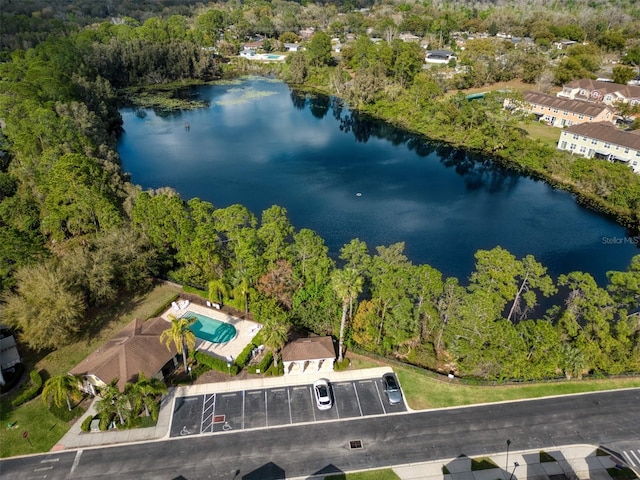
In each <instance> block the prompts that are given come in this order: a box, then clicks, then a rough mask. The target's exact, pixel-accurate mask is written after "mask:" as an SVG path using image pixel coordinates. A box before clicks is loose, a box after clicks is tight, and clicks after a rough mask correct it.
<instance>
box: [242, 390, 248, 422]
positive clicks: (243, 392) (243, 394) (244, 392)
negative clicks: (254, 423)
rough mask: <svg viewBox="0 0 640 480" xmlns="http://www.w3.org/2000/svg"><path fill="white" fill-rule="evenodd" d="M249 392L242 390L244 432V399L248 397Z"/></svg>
mask: <svg viewBox="0 0 640 480" xmlns="http://www.w3.org/2000/svg"><path fill="white" fill-rule="evenodd" d="M246 394H247V391H246V390H242V430H244V397H245V396H246Z"/></svg>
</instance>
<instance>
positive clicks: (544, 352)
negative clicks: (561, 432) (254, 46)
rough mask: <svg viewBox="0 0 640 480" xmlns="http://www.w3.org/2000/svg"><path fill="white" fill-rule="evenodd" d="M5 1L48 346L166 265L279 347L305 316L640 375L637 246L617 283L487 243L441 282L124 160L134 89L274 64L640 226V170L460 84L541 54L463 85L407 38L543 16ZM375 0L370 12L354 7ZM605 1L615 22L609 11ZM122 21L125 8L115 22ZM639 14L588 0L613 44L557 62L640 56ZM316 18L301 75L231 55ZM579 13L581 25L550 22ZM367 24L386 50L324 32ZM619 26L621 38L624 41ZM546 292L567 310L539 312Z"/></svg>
mask: <svg viewBox="0 0 640 480" xmlns="http://www.w3.org/2000/svg"><path fill="white" fill-rule="evenodd" d="M8 3H10V4H11V5H12V6H13V8H14V10H4V11H3V15H4V16H5V17H4V18H3V19H0V22H1V23H2V25H3V32H2V33H3V44H2V45H3V48H4V50H3V53H2V55H3V58H4V60H5V61H4V62H3V63H1V64H0V121H1V126H2V138H1V142H2V143H1V147H0V149H1V150H2V151H3V152H4V155H3V156H2V157H1V162H2V165H1V169H0V170H1V171H0V200H1V203H0V236H1V239H0V282H1V284H0V287H1V289H2V292H3V296H2V306H1V308H2V314H3V318H4V320H3V321H4V322H6V323H7V324H9V325H10V326H12V327H14V328H15V329H16V330H17V331H18V333H19V338H20V341H22V342H24V343H26V344H28V345H29V346H30V347H33V348H34V349H39V350H43V351H48V350H52V349H55V348H57V347H58V346H61V345H64V344H66V343H68V342H71V341H73V340H74V339H75V338H77V336H78V335H80V334H81V333H82V331H83V330H84V329H86V328H88V326H89V325H91V322H92V318H91V314H90V312H91V309H92V308H93V307H98V306H100V305H106V304H109V303H110V302H113V301H114V300H115V299H116V298H117V297H118V295H119V294H120V293H122V292H132V291H136V290H138V289H144V288H146V287H147V285H148V279H149V278H154V277H162V278H169V279H172V280H175V281H178V282H180V283H183V284H185V285H191V286H194V287H197V288H200V289H204V290H207V291H208V292H209V295H210V298H211V299H212V300H214V301H222V302H224V303H225V304H228V305H231V306H233V307H235V308H237V309H239V310H247V311H250V312H251V313H252V314H253V315H254V317H255V318H256V319H257V320H258V321H260V322H263V323H265V325H266V330H267V333H268V332H269V331H273V332H275V334H273V335H270V336H269V335H267V338H271V340H270V343H271V345H272V347H273V348H274V349H277V348H279V347H281V346H282V343H283V341H284V339H283V338H282V335H280V334H278V332H282V331H283V330H284V331H285V332H286V330H287V329H289V328H292V327H295V328H299V329H303V330H308V331H312V332H315V333H318V334H332V335H333V336H334V337H336V338H338V337H339V338H340V343H341V344H343V343H344V344H345V345H347V346H359V347H361V348H363V349H366V350H368V351H371V352H375V353H378V354H381V355H389V356H394V357H396V358H399V359H402V360H405V361H408V362H411V363H413V364H416V365H419V366H423V367H426V368H430V369H434V370H438V371H443V372H447V373H448V372H450V371H452V372H455V373H456V374H457V375H461V376H474V377H480V378H484V379H520V380H522V379H542V378H555V377H567V378H575V377H578V378H579V377H582V376H583V375H585V374H619V373H623V372H638V371H640V315H639V313H638V302H639V300H640V255H639V256H636V257H634V258H633V260H632V262H631V264H630V265H629V267H628V269H627V270H626V271H621V272H610V273H609V274H608V283H607V284H606V285H598V284H597V283H596V282H595V280H594V279H593V278H592V277H591V276H590V275H589V274H586V273H582V272H566V274H564V275H561V276H560V277H559V278H555V279H554V278H551V277H550V276H549V275H548V274H547V273H546V268H545V266H544V265H542V264H541V263H540V262H538V261H537V260H536V259H535V258H533V257H532V256H525V257H523V258H516V257H515V256H514V255H512V254H511V253H509V252H508V251H505V250H504V249H502V248H500V247H496V248H494V249H491V250H486V251H485V250H481V251H478V252H477V253H476V264H475V269H474V272H473V273H472V275H471V276H470V278H468V279H456V278H444V277H443V275H442V274H441V272H439V271H437V270H435V269H434V268H432V267H430V266H429V265H414V264H413V263H412V262H411V261H410V260H409V259H408V258H407V257H406V255H405V254H404V251H403V250H404V246H403V244H401V243H399V244H394V245H387V246H369V245H366V244H365V243H363V242H362V241H360V240H358V239H354V240H352V241H351V242H350V243H348V244H346V245H344V246H343V247H342V249H341V250H340V252H339V255H336V256H335V257H334V256H331V255H329V252H328V249H327V247H326V246H325V244H324V241H323V239H322V238H320V237H319V236H318V235H317V234H316V233H315V232H313V231H310V230H306V229H302V230H296V229H295V227H294V226H293V225H292V224H291V223H290V221H289V219H288V218H287V212H286V210H285V209H283V208H281V207H279V206H273V207H271V208H269V209H267V210H265V211H264V212H260V214H259V216H256V213H253V212H250V211H248V210H247V209H246V208H245V207H243V206H241V205H232V206H225V207H222V208H218V207H216V206H214V205H212V204H210V203H208V202H204V201H202V200H200V199H197V198H194V199H182V198H180V197H179V196H178V195H177V194H176V193H175V192H174V191H172V190H171V189H170V188H164V189H160V190H157V191H142V190H141V189H140V188H139V187H137V186H135V185H132V184H131V183H130V182H129V181H128V178H127V175H126V173H125V172H122V170H121V168H120V162H119V157H118V154H117V151H116V149H115V145H116V138H117V135H118V133H119V131H120V129H121V119H120V115H119V113H118V107H119V106H120V105H121V104H122V102H124V101H128V100H127V99H128V98H129V97H127V95H128V94H129V92H130V90H129V89H130V88H132V87H136V88H139V87H141V86H145V85H166V84H171V82H174V83H173V84H174V85H179V84H182V82H194V81H197V82H209V81H214V80H216V79H219V78H221V77H223V76H229V75H238V74H241V73H244V72H249V71H256V70H258V71H262V72H265V71H267V72H269V73H271V74H276V75H279V76H281V77H282V78H283V79H285V80H287V81H289V82H290V83H293V84H297V85H305V86H307V87H309V86H311V87H316V88H322V89H323V90H325V91H329V92H332V93H335V94H337V95H338V97H340V98H342V99H344V100H346V101H347V102H349V104H350V105H353V106H355V107H359V108H360V109H362V110H364V111H366V112H369V113H373V114H375V115H376V116H379V117H382V118H387V119H392V120H393V122H394V123H396V124H398V125H401V126H404V127H405V128H407V129H410V130H412V131H414V132H418V133H421V134H426V135H427V136H430V137H432V138H434V139H436V140H441V139H445V138H446V139H447V140H448V141H449V142H450V143H453V144H455V145H464V146H465V147H466V148H468V149H470V150H477V151H481V152H487V153H490V154H491V155H492V156H493V157H494V158H496V161H503V162H505V163H507V164H509V165H511V166H513V167H514V168H519V169H522V170H524V171H527V172H529V173H531V172H533V173H538V174H539V175H540V176H543V177H545V178H547V179H548V180H550V181H554V182H557V183H558V184H561V185H564V186H565V187H566V188H570V189H575V190H576V191H579V192H580V194H581V198H582V200H583V201H585V202H588V203H590V204H591V205H592V206H595V207H598V208H601V209H603V210H606V211H608V212H609V213H611V214H612V215H615V216H617V217H618V218H619V219H620V220H621V221H624V222H626V223H627V224H629V225H631V226H633V225H634V224H636V225H637V223H636V222H637V220H638V218H640V217H638V211H639V209H640V181H639V180H638V178H637V176H635V175H634V174H633V173H632V172H631V171H630V170H629V169H628V168H627V167H626V166H624V165H620V164H609V163H607V162H597V161H592V160H586V159H577V158H572V157H569V156H567V155H565V154H561V153H559V152H556V151H555V150H554V149H552V148H550V147H548V146H545V145H544V144H542V143H540V142H535V141H532V140H531V139H530V138H528V136H527V134H526V132H525V131H524V130H523V128H522V123H521V122H522V121H523V119H522V118H520V117H519V116H516V115H513V114H511V113H509V112H506V111H504V110H503V109H502V108H501V105H502V100H503V99H504V95H505V94H504V93H500V92H497V93H494V94H491V95H487V96H486V97H485V98H484V99H482V100H480V101H474V102H473V103H471V102H469V101H468V100H467V99H466V97H465V95H464V94H462V93H459V94H453V95H445V93H446V92H447V90H450V89H452V88H456V84H455V82H463V83H464V82H466V83H464V84H460V85H458V86H457V87H458V88H461V87H467V86H471V85H469V84H468V82H471V84H472V85H473V84H475V83H478V82H479V81H480V80H478V79H479V78H484V80H483V81H485V82H486V81H487V79H490V78H489V73H490V72H491V71H492V69H493V70H495V72H500V71H505V72H511V73H510V74H515V75H521V76H523V77H524V76H526V74H531V72H532V69H534V67H535V65H537V63H536V62H539V63H540V65H542V64H543V63H544V62H543V60H544V59H543V56H542V54H540V53H537V52H532V54H531V56H528V55H523V54H522V53H518V54H517V55H516V53H515V52H511V49H509V51H508V52H505V54H504V55H505V57H504V58H505V59H510V61H511V60H513V63H508V64H507V65H502V66H501V67H500V66H499V65H493V64H492V62H490V61H489V59H490V58H495V56H494V55H493V53H487V51H489V52H492V50H490V49H491V48H497V47H499V46H500V45H499V44H498V45H497V46H496V45H494V44H493V43H492V44H491V45H484V44H478V45H477V46H476V47H475V48H471V52H467V53H466V54H465V55H468V57H466V60H464V58H463V59H462V60H461V61H467V62H469V65H468V66H469V68H468V69H465V70H464V72H463V73H461V74H457V75H458V76H453V77H451V78H449V79H445V78H444V77H443V76H442V75H440V74H439V73H438V72H439V71H435V72H431V71H424V70H422V68H421V65H422V61H421V59H420V56H421V55H422V54H421V52H420V51H419V47H417V45H416V44H411V43H406V42H402V41H400V40H398V39H397V38H395V36H394V34H393V29H394V28H396V29H397V30H398V31H400V30H401V31H405V30H410V31H413V32H416V33H422V34H424V35H425V36H429V35H432V36H433V38H434V40H436V39H437V41H438V42H440V41H442V42H444V41H446V39H447V37H448V35H449V34H451V33H452V32H454V31H455V30H457V29H459V28H467V29H469V28H471V27H473V25H476V27H475V28H477V29H484V28H489V27H491V25H494V26H493V27H491V28H496V29H511V30H513V31H514V32H515V31H517V32H518V33H520V31H519V30H518V28H524V26H525V25H528V20H527V19H528V17H527V16H526V15H525V13H524V10H518V9H517V8H515V10H514V9H513V8H511V7H506V6H505V7H503V6H501V2H435V1H434V2H423V3H415V4H412V5H408V4H398V5H394V4H392V3H389V4H379V5H375V6H374V5H373V4H372V5H359V4H358V5H354V4H353V3H327V4H326V5H323V6H320V5H315V4H298V3H295V2H278V1H273V2H245V3H229V4H219V5H212V6H210V7H205V6H203V5H201V4H197V5H195V4H191V3H190V2H186V1H182V2H180V1H175V2H153V1H149V2H148V3H149V5H153V6H154V7H153V9H151V8H150V9H149V10H146V11H145V12H146V13H145V15H144V16H140V15H138V14H136V13H135V8H141V7H140V5H141V4H140V2H127V1H124V0H123V1H120V2H118V1H115V0H114V1H111V2H105V4H104V5H103V6H107V7H108V11H107V12H104V11H102V10H101V11H94V10H93V7H92V8H91V9H90V7H91V6H92V5H94V3H93V2H87V3H86V4H84V3H82V2H79V1H78V2H75V1H68V2H63V1H60V2H59V4H60V9H59V10H58V9H57V8H55V9H52V10H51V11H49V12H48V13H45V12H44V10H46V8H47V7H46V4H49V3H50V2H42V5H40V4H39V3H38V2H37V1H34V2H33V4H32V5H33V6H30V7H29V9H31V12H30V13H29V12H28V11H27V10H26V6H25V5H28V4H26V3H24V2H16V3H18V4H19V5H13V3H11V2H8ZM508 3H511V2H508ZM531 3H532V2H529V4H531ZM533 3H534V4H536V5H538V7H537V8H539V9H540V10H539V11H538V13H539V19H540V21H541V22H542V23H541V24H540V28H541V31H542V30H543V27H544V28H546V30H545V32H547V33H548V34H549V35H552V36H551V37H549V38H548V39H555V38H557V37H558V36H568V33H570V32H569V31H568V26H570V25H574V24H575V22H573V23H572V21H569V20H570V19H574V18H576V15H577V14H576V13H575V11H573V10H572V9H575V8H577V7H576V6H575V2H544V1H539V2H533ZM558 4H562V7H563V8H560V7H557V5H558ZM145 5H146V4H145ZM553 5H556V7H553ZM365 6H367V7H371V8H372V12H373V14H372V15H371V16H373V18H370V17H371V16H369V15H368V16H365V15H364V13H363V12H361V11H360V10H357V11H356V10H354V8H361V7H365ZM36 7H38V8H39V7H42V10H37V8H36ZM62 7H64V8H62ZM94 7H95V5H94ZM374 7H375V8H374ZM96 8H97V7H96ZM88 9H89V10H88ZM527 11H528V10H527ZM582 11H583V10H581V12H582ZM603 11H607V12H609V13H610V15H608V16H607V17H606V18H605V20H598V18H601V17H598V16H596V13H600V14H601V13H602V12H603ZM37 12H40V13H39V14H36V13H37ZM149 12H154V14H155V13H156V12H157V16H156V15H153V14H149ZM61 13H63V15H60V14H61ZM121 13H122V14H123V15H122V16H118V17H116V14H117V15H120V14H121ZM81 14H82V15H81ZM125 14H128V15H137V16H138V18H136V17H134V16H131V17H129V16H125ZM543 14H544V15H543ZM103 16H104V17H107V18H109V19H108V20H106V21H98V19H99V18H100V17H103ZM638 16H639V12H638V9H637V6H634V3H633V2H617V3H616V4H615V5H613V6H612V4H610V3H609V2H596V1H594V2H591V3H590V7H589V8H588V9H585V10H584V12H583V14H581V16H580V17H579V18H580V21H579V22H578V25H579V26H580V28H581V29H582V30H581V31H580V32H579V35H584V37H585V38H593V39H594V42H595V45H596V46H595V47H593V48H597V49H598V50H597V51H596V50H593V49H591V50H588V49H587V50H584V51H583V50H579V49H578V50H576V51H574V52H573V54H568V55H567V57H564V58H563V59H560V60H558V59H556V60H558V62H557V66H556V68H557V69H558V68H560V69H562V68H563V67H562V62H563V61H565V60H566V59H567V58H568V59H569V60H573V61H572V62H571V61H568V62H567V67H568V68H565V71H566V70H568V71H570V72H573V73H572V75H573V74H575V75H580V74H582V73H584V71H583V70H584V69H585V68H587V67H586V66H585V65H588V64H589V60H593V58H591V57H592V56H596V57H597V58H599V57H600V56H601V55H602V52H603V51H605V50H606V49H607V48H610V49H611V51H614V50H615V49H616V48H617V49H618V50H619V52H618V53H619V54H620V55H622V56H623V57H622V58H624V59H626V60H628V61H629V62H630V65H634V63H633V62H635V57H634V55H635V52H636V50H634V48H636V49H637V48H640V47H638V45H639V44H640V42H639V40H640V29H639V28H638V25H640V24H639V23H638V22H635V23H634V22H632V21H630V19H633V18H635V19H636V20H637V18H638ZM23 17H25V18H26V19H27V20H28V21H27V20H25V18H23ZM80 17H82V18H83V19H84V20H82V21H81V20H79V18H80ZM413 17H416V18H413ZM89 19H90V20H91V21H89ZM561 19H564V20H565V22H564V23H563V22H562V21H560V20H561ZM4 20H7V21H4ZM389 20H391V21H392V23H389ZM410 20H411V21H413V22H414V24H413V27H412V28H409V27H408V25H409V24H410V22H409V21H410ZM418 20H421V22H418ZM556 20H558V21H557V22H556ZM603 21H604V22H606V23H605V24H603V23H602V22H603ZM19 22H23V23H19ZM336 22H337V24H336ZM403 22H405V23H404V24H403ZM593 22H595V23H593ZM309 25H311V26H314V27H315V28H317V30H318V31H317V32H316V34H315V35H314V36H313V37H312V39H311V40H310V41H309V42H308V44H307V49H306V51H304V52H301V53H299V54H298V53H296V54H292V55H290V56H289V57H288V60H287V62H286V63H285V64H283V65H282V66H274V65H270V66H267V67H259V66H256V65H255V64H249V63H248V62H247V61H243V60H241V59H237V58H234V59H230V57H229V55H228V54H227V53H225V52H230V53H237V49H238V48H239V45H240V44H241V43H242V41H243V40H245V39H246V38H251V37H252V36H253V35H256V34H262V35H267V36H268V37H267V38H271V39H272V41H271V42H270V43H271V47H270V48H278V42H282V41H283V40H280V37H281V36H283V35H285V34H287V33H291V34H294V32H295V31H297V29H299V28H301V27H306V26H309ZM394 25H395V27H394ZM562 26H565V27H567V30H563V31H557V32H556V33H554V32H553V30H554V29H557V28H559V27H562ZM552 27H553V28H552ZM367 28H373V29H378V31H379V32H380V34H381V36H384V35H385V32H386V34H387V36H388V39H389V41H385V42H380V43H374V42H373V41H371V39H370V38H369V37H367V36H364V35H362V36H360V37H358V38H357V40H356V41H355V42H353V43H352V44H350V45H349V46H348V47H345V49H344V50H343V52H342V56H341V58H340V59H339V60H338V59H336V58H334V57H333V56H332V54H331V39H330V35H329V34H328V33H326V32H325V31H324V30H327V31H328V32H329V33H331V34H332V35H333V34H334V33H335V31H339V32H341V33H340V34H341V35H344V34H345V33H346V32H351V31H353V32H356V33H358V32H364V31H366V30H367ZM527 28H530V27H527ZM323 29H324V30H323ZM442 32H444V33H442ZM441 33H442V35H441ZM526 33H530V32H529V31H527V32H524V31H522V34H526ZM574 33H575V32H574ZM618 33H619V34H620V35H622V46H620V45H619V44H616V43H615V42H613V41H611V43H608V42H609V41H610V40H611V39H610V37H615V38H617V37H616V36H615V35H614V34H616V35H617V34H618ZM575 35H578V33H575ZM441 36H442V38H443V39H442V40H440V37H441ZM289 37H290V35H289ZM536 38H538V37H536ZM539 38H543V36H542V34H540V36H539ZM545 38H546V37H545ZM284 39H287V36H285V37H284ZM634 42H635V43H634ZM539 43H541V45H542V48H544V41H542V40H541V41H540V42H539ZM213 47H215V48H214V49H213V50H212V48H213ZM505 48H506V47H505ZM487 49H489V50H487ZM483 51H484V53H482V52H483ZM511 54H513V58H512V57H510V56H509V55H511ZM483 55H484V56H483ZM473 56H475V57H473ZM516 57H517V58H516ZM518 58H519V59H520V60H518ZM545 58H546V57H545ZM545 61H546V60H545ZM517 62H520V63H517ZM576 65H578V67H579V68H578V67H576ZM481 67H482V68H484V71H483V73H482V74H480V73H478V72H479V70H480V69H481ZM547 68H549V67H548V65H547V64H546V63H544V65H543V66H542V67H541V68H540V69H539V71H538V73H539V74H538V75H532V76H531V78H529V80H527V78H523V80H524V81H531V82H532V83H536V82H540V81H542V80H543V77H544V76H545V71H546V69H547ZM572 69H573V70H572ZM556 71H557V70H556ZM495 72H494V73H495ZM514 72H515V73H514ZM518 72H519V73H518ZM503 75H507V73H504V74H503ZM498 80H499V78H495V79H494V80H493V81H498ZM451 82H453V83H451ZM374 247H375V248H374ZM543 298H554V299H555V300H556V303H557V305H556V306H554V307H551V308H549V309H548V310H547V311H542V310H541V308H540V306H539V303H540V300H541V299H543ZM284 338H286V335H285V336H284Z"/></svg>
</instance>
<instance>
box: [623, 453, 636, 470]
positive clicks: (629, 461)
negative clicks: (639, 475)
mask: <svg viewBox="0 0 640 480" xmlns="http://www.w3.org/2000/svg"><path fill="white" fill-rule="evenodd" d="M632 453H633V452H632ZM622 455H624V456H625V457H627V462H628V463H630V464H631V466H632V467H635V466H636V464H635V463H633V460H632V459H631V457H630V456H629V454H628V453H627V452H622Z"/></svg>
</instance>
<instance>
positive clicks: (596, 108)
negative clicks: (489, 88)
mask: <svg viewBox="0 0 640 480" xmlns="http://www.w3.org/2000/svg"><path fill="white" fill-rule="evenodd" d="M524 99H525V100H526V101H527V102H529V103H531V104H536V105H544V106H545V107H551V108H557V109H558V110H566V111H568V112H575V113H580V114H582V115H586V116H588V117H595V116H598V115H600V114H601V113H602V112H603V111H604V110H609V111H610V112H611V113H613V110H612V109H611V108H610V107H608V106H607V105H600V104H596V103H591V102H585V101H584V100H570V99H568V98H562V97H556V96H553V95H548V94H546V93H540V92H526V93H525V94H524Z"/></svg>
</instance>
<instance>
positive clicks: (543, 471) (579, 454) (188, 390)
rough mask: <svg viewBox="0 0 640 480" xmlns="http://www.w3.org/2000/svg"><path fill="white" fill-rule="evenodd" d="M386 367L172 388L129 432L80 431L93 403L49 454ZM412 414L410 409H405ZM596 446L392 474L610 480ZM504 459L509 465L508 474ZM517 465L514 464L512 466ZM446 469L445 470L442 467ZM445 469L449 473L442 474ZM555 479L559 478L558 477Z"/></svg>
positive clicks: (158, 435)
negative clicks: (186, 407) (272, 391)
mask: <svg viewBox="0 0 640 480" xmlns="http://www.w3.org/2000/svg"><path fill="white" fill-rule="evenodd" d="M391 370H392V369H391V368H390V367H378V368H369V369H364V370H348V371H343V372H330V373H326V374H325V373H322V374H318V375H317V376H314V375H290V376H283V377H269V378H265V377H261V378H256V379H249V380H237V381H230V382H218V383H208V384H202V385H189V386H184V387H176V388H171V389H170V390H169V393H168V395H166V396H165V397H164V398H163V399H162V403H161V405H160V413H159V417H158V423H157V425H156V426H155V427H150V428H138V429H132V430H121V431H118V430H115V431H109V432H99V433H98V432H95V433H88V432H82V431H81V430H80V425H81V424H82V420H83V419H84V418H86V416H87V415H92V416H93V415H95V414H96V411H95V407H94V404H95V401H94V403H92V404H91V406H90V407H89V409H88V410H87V412H86V413H85V414H84V415H83V416H82V418H81V419H79V420H78V421H77V422H76V423H75V424H74V425H73V426H72V427H71V429H70V430H69V431H68V432H67V434H66V435H65V436H64V437H63V438H62V439H61V440H60V441H59V442H58V444H57V445H55V446H54V447H53V448H52V451H58V450H67V449H78V448H90V447H98V446H104V445H112V444H123V443H136V442H149V441H154V440H165V439H168V438H169V431H170V427H171V419H172V416H173V408H174V403H175V399H176V398H179V397H184V396H189V395H199V394H208V393H224V392H229V391H238V390H252V389H260V388H268V387H279V386H295V385H305V384H309V383H311V382H313V381H314V380H316V379H317V378H320V377H323V378H327V379H329V380H330V381H332V382H339V381H348V380H360V379H365V378H375V377H381V376H382V375H383V374H384V373H386V372H388V371H391ZM408 410H409V411H411V410H410V409H408ZM596 449H597V447H595V446H593V445H569V446H565V447H557V448H549V449H548V450H545V451H546V453H547V454H549V455H550V456H551V457H553V459H554V460H555V461H549V462H540V452H539V450H535V451H534V450H531V451H511V452H509V458H508V459H507V454H506V452H497V453H495V454H492V455H485V456H484V457H483V458H490V459H491V460H492V461H493V462H494V463H495V464H496V465H498V466H499V468H494V469H486V470H476V471H472V470H471V458H469V457H466V456H464V455H460V456H459V457H457V458H450V459H443V460H437V461H431V462H423V463H413V464H408V465H401V466H396V467H393V471H394V472H395V473H396V474H397V475H398V476H399V477H400V478H401V479H402V480H435V479H443V480H515V479H517V480H524V479H529V480H549V479H554V480H564V479H590V480H611V477H610V476H609V474H608V473H607V471H606V469H607V468H612V467H615V465H614V463H613V461H612V460H611V459H610V458H609V457H608V456H596ZM507 460H508V462H509V465H508V470H507V469H505V468H506V467H507ZM516 463H517V464H518V465H517V466H516V465H515V464H516ZM443 467H446V470H444V469H443ZM445 471H447V472H448V473H446V474H445V473H444V472H445ZM556 475H557V476H556ZM303 478H304V479H312V478H313V479H315V480H322V479H323V478H324V476H319V477H309V476H307V477H303Z"/></svg>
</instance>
